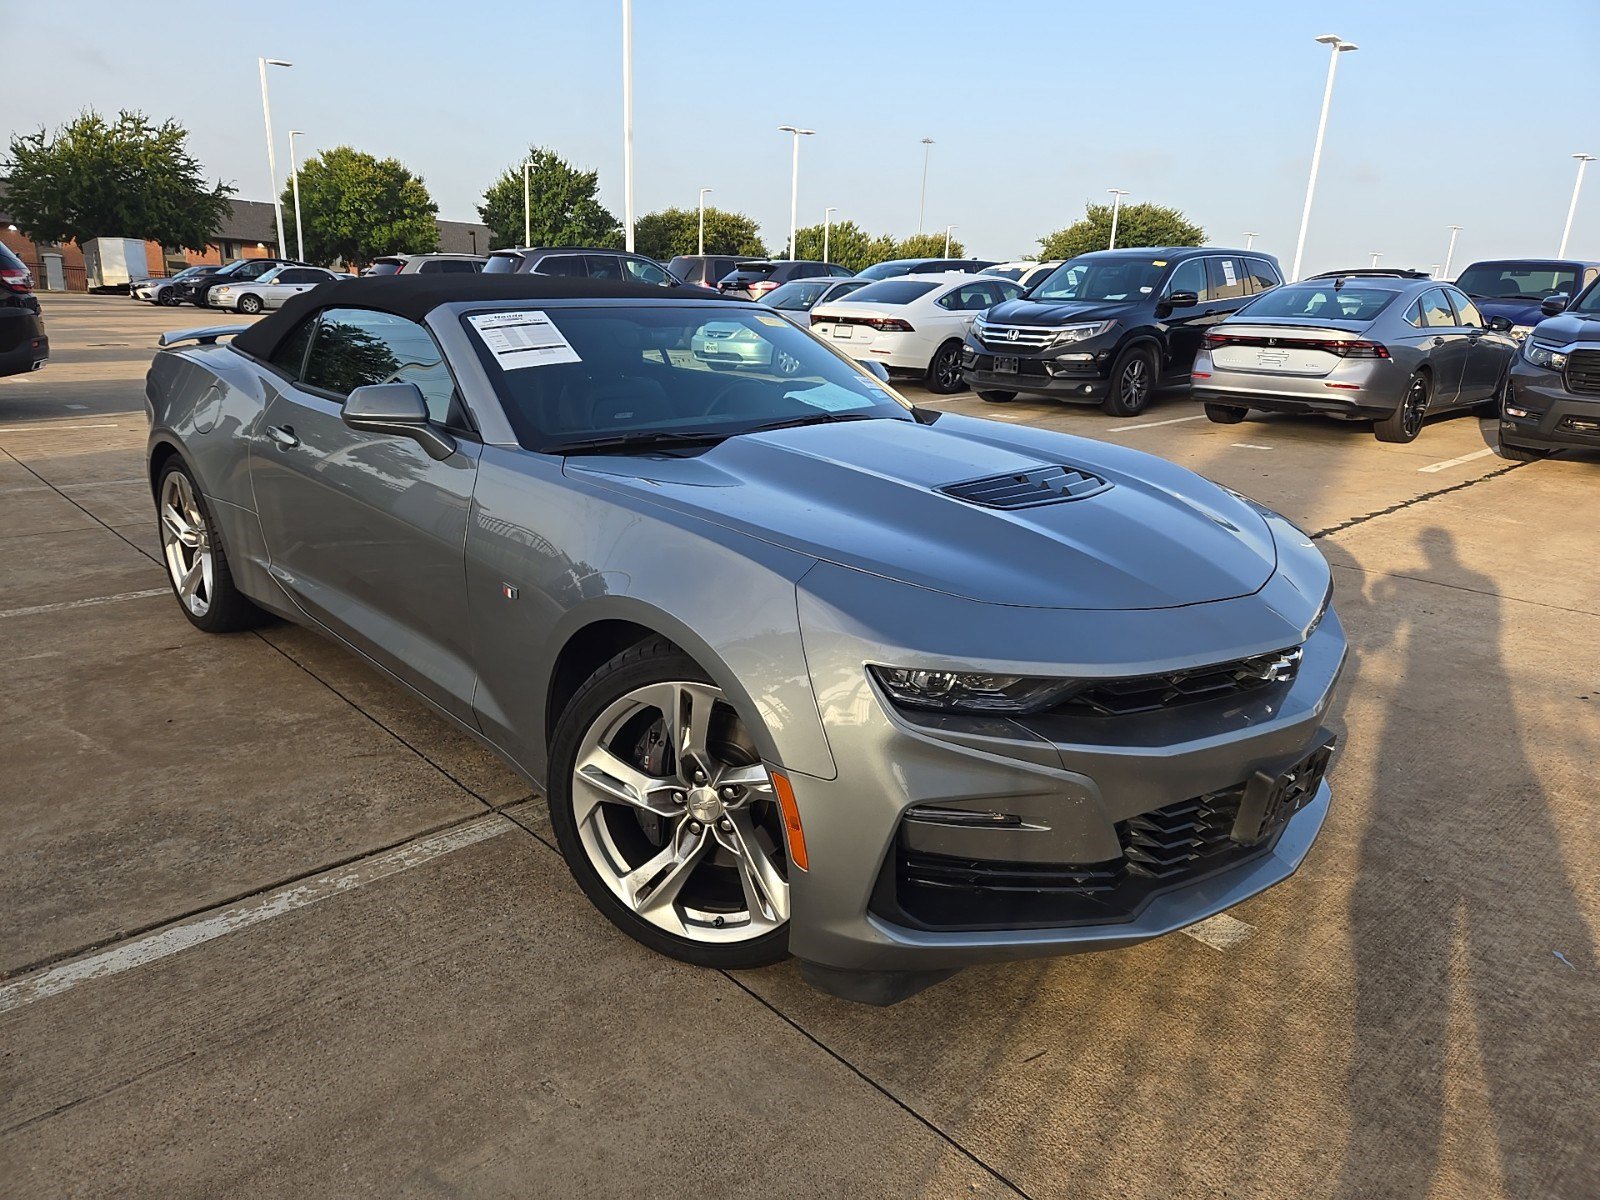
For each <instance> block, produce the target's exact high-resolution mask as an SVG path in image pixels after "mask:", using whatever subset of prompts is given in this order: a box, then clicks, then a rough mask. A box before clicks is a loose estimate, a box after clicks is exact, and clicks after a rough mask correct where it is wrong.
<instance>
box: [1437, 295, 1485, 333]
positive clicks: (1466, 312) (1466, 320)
mask: <svg viewBox="0 0 1600 1200" xmlns="http://www.w3.org/2000/svg"><path fill="white" fill-rule="evenodd" d="M1445 295H1447V296H1449V297H1450V303H1451V304H1453V305H1455V309H1456V318H1457V319H1456V324H1457V325H1465V326H1467V327H1469V328H1472V329H1482V328H1483V314H1482V313H1480V312H1479V311H1478V309H1477V306H1476V305H1474V304H1473V303H1472V301H1471V300H1468V299H1467V297H1466V293H1464V292H1458V291H1456V290H1455V289H1454V288H1449V289H1447V290H1446V292H1445Z"/></svg>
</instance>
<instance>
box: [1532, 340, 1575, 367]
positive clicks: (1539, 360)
mask: <svg viewBox="0 0 1600 1200" xmlns="http://www.w3.org/2000/svg"><path fill="white" fill-rule="evenodd" d="M1522 355H1523V357H1524V358H1526V359H1527V360H1528V361H1529V362H1531V363H1532V364H1533V365H1534V366H1536V367H1545V368H1547V369H1549V370H1551V371H1559V370H1561V369H1563V368H1564V367H1565V366H1566V365H1567V356H1566V355H1565V354H1563V353H1562V352H1561V351H1560V350H1557V349H1556V348H1555V347H1554V346H1546V345H1545V344H1544V343H1543V342H1536V341H1534V340H1533V339H1532V338H1529V339H1528V340H1527V341H1525V342H1523V343H1522Z"/></svg>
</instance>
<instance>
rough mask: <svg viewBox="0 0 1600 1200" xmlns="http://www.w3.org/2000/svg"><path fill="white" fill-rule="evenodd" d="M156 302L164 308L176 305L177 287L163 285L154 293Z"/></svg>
mask: <svg viewBox="0 0 1600 1200" xmlns="http://www.w3.org/2000/svg"><path fill="white" fill-rule="evenodd" d="M156 303H157V304H159V305H161V306H162V307H164V308H176V307H178V289H177V288H169V287H164V288H162V289H161V290H160V291H159V292H157V293H156Z"/></svg>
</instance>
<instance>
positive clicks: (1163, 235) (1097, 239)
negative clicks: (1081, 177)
mask: <svg viewBox="0 0 1600 1200" xmlns="http://www.w3.org/2000/svg"><path fill="white" fill-rule="evenodd" d="M1205 240H1206V231H1205V230H1204V229H1201V228H1200V226H1198V225H1192V224H1190V223H1189V221H1188V219H1187V218H1186V217H1184V215H1183V214H1182V213H1181V212H1179V211H1178V210H1177V209H1175V208H1168V207H1167V206H1166V205H1164V204H1125V205H1123V206H1122V210H1121V211H1120V212H1119V213H1118V214H1117V245H1119V246H1198V245H1200V244H1201V243H1202V242H1204V241H1205ZM1110 244H1111V206H1110V205H1109V204H1089V205H1086V206H1085V209H1084V216H1083V219H1082V220H1081V221H1075V222H1074V223H1073V224H1071V225H1068V226H1067V227H1066V228H1065V229H1058V230H1056V231H1055V232H1054V233H1052V234H1050V235H1049V236H1048V237H1042V238H1040V239H1039V257H1040V258H1041V259H1049V258H1076V257H1077V256H1078V255H1080V254H1087V253H1088V252H1089V251H1091V250H1104V249H1105V248H1106V247H1107V246H1109V245H1110Z"/></svg>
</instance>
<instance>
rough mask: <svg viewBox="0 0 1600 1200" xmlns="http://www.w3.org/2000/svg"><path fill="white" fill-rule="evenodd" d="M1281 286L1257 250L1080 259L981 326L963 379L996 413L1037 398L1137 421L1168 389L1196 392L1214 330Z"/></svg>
mask: <svg viewBox="0 0 1600 1200" xmlns="http://www.w3.org/2000/svg"><path fill="white" fill-rule="evenodd" d="M1282 282H1283V272H1282V271H1280V270H1279V269H1278V262H1277V259H1275V258H1273V257H1272V256H1271V255H1269V254H1260V253H1257V252H1255V251H1253V250H1216V249H1212V248H1210V247H1206V248H1204V249H1200V248H1197V247H1194V246H1163V247H1158V248H1155V249H1150V248H1142V249H1129V250H1097V251H1095V252H1094V253H1092V254H1081V255H1079V256H1078V257H1077V258H1074V259H1071V260H1069V261H1067V262H1064V263H1062V264H1061V265H1060V266H1059V267H1057V268H1056V269H1055V270H1054V271H1052V272H1051V273H1050V274H1049V275H1046V276H1045V277H1044V278H1043V279H1041V280H1039V282H1038V283H1036V284H1034V285H1033V286H1032V287H1031V288H1029V289H1028V291H1027V292H1025V293H1024V294H1023V295H1021V296H1019V297H1018V298H1017V299H1015V300H1008V301H1006V302H1005V303H1003V304H997V305H995V306H994V307H993V308H991V309H990V310H989V311H988V312H986V313H984V314H982V315H981V316H980V317H978V319H977V320H976V321H974V322H973V324H972V329H971V331H970V332H969V333H968V334H967V343H966V346H965V347H964V349H963V352H962V378H964V379H965V380H966V382H967V384H968V386H970V387H971V388H972V390H973V391H975V392H977V393H978V395H979V396H980V397H982V398H983V399H984V400H987V401H989V402H990V403H992V404H1001V403H1004V402H1005V401H1007V400H1012V399H1015V398H1016V396H1017V394H1018V393H1019V392H1030V393H1038V394H1040V395H1045V396H1055V397H1057V398H1058V399H1061V400H1078V401H1085V402H1088V403H1091V404H1093V403H1099V404H1100V405H1101V406H1102V407H1103V408H1104V409H1105V410H1106V411H1107V412H1108V413H1111V414H1112V415H1113V416H1118V417H1131V416H1134V415H1135V414H1136V413H1140V412H1143V411H1144V409H1145V406H1146V405H1148V404H1149V403H1150V397H1151V396H1152V395H1153V394H1154V392H1155V389H1156V388H1157V387H1158V386H1160V385H1161V384H1162V383H1163V382H1173V383H1176V382H1179V381H1182V382H1184V383H1187V382H1188V379H1189V368H1190V367H1191V366H1192V365H1193V363H1194V356H1195V353H1196V352H1197V351H1198V350H1199V349H1200V342H1201V339H1202V338H1204V337H1205V333H1206V330H1207V329H1208V328H1209V327H1211V326H1212V325H1215V324H1216V323H1217V322H1218V321H1220V320H1222V319H1223V318H1224V317H1226V316H1228V315H1229V314H1230V313H1233V312H1236V311H1237V310H1238V309H1239V308H1240V307H1241V306H1243V305H1244V303H1245V302H1246V301H1247V300H1249V299H1250V298H1251V297H1252V296H1255V295H1258V294H1259V293H1261V292H1264V291H1267V290H1268V289H1269V288H1275V287H1277V286H1278V285H1279V284H1280V283H1282Z"/></svg>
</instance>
